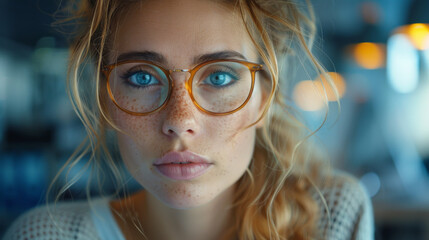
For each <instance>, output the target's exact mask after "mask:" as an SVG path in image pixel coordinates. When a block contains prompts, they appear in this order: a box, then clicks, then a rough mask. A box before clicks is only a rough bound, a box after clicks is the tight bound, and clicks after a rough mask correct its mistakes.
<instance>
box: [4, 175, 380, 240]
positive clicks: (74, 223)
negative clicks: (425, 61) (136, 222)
mask: <svg viewBox="0 0 429 240" xmlns="http://www.w3.org/2000/svg"><path fill="white" fill-rule="evenodd" d="M329 185H330V186H329V187H327V188H324V189H321V191H322V194H323V195H324V197H325V200H326V203H327V205H328V207H329V210H330V220H329V218H328V214H327V213H326V211H323V210H322V214H321V216H320V220H319V229H320V230H321V232H323V236H320V239H329V240H343V239H344V240H346V239H347V240H348V239H353V240H372V239H374V223H373V213H372V206H371V202H370V200H369V198H368V195H367V194H366V192H365V190H364V188H363V187H362V186H361V185H360V184H358V183H357V182H356V181H355V180H353V179H352V178H350V177H348V176H346V175H344V174H343V175H340V176H339V177H336V178H335V181H334V182H333V183H332V184H329ZM315 196H316V195H315ZM315 198H316V199H317V202H318V203H319V206H320V208H321V209H325V207H324V206H325V205H324V204H323V203H322V200H321V199H320V197H315ZM110 200H111V198H107V197H105V198H98V199H95V200H92V201H91V204H89V203H88V201H79V202H65V203H58V204H57V206H56V207H55V211H52V212H51V215H50V214H49V212H48V211H47V207H46V206H41V207H38V208H35V209H32V210H30V211H29V212H27V213H25V214H24V215H22V216H20V217H19V218H18V219H17V220H16V221H15V222H14V223H13V224H12V226H11V227H10V228H9V229H8V231H7V232H6V234H5V235H4V238H3V240H31V239H40V240H97V239H99V240H125V238H124V236H123V234H122V232H121V230H120V228H119V226H118V224H117V223H116V221H115V219H114V217H113V215H112V212H111V210H110V207H109V201H110Z"/></svg>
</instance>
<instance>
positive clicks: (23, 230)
mask: <svg viewBox="0 0 429 240" xmlns="http://www.w3.org/2000/svg"><path fill="white" fill-rule="evenodd" d="M3 239H4V240H18V239H29V240H30V239H73V240H74V239H82V240H86V239H88V240H89V239H98V237H97V233H96V230H95V227H94V225H93V222H92V219H91V211H90V205H89V204H88V202H87V201H79V202H67V203H57V204H56V205H49V206H47V205H45V206H39V207H36V208H34V209H31V210H30V211H28V212H26V213H25V214H23V215H21V216H20V217H19V218H18V219H17V220H16V221H15V222H14V223H13V224H12V225H11V227H10V228H9V229H8V230H7V232H6V234H5V235H4V238H3Z"/></svg>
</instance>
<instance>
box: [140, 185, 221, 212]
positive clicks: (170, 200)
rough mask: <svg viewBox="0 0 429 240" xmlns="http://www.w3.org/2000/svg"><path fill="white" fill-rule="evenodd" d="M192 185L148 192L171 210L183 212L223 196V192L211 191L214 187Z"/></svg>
mask: <svg viewBox="0 0 429 240" xmlns="http://www.w3.org/2000/svg"><path fill="white" fill-rule="evenodd" d="M192 185H193V184H192ZM192 185H191V186H190V185H189V183H181V184H178V185H175V186H168V187H167V186H165V187H164V188H162V190H161V191H150V190H149V189H148V191H149V192H150V194H152V195H153V196H154V197H155V198H157V199H158V200H159V201H160V202H162V203H163V204H164V205H166V206H168V207H169V208H173V209H183V210H185V209H192V208H197V207H200V206H203V205H206V204H208V203H210V202H211V201H212V200H213V199H215V198H216V197H218V196H220V195H222V192H221V191H209V189H211V188H212V187H209V186H195V185H194V186H192ZM212 189H213V188H212Z"/></svg>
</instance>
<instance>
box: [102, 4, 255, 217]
mask: <svg viewBox="0 0 429 240" xmlns="http://www.w3.org/2000/svg"><path fill="white" fill-rule="evenodd" d="M148 51H149V52H152V53H156V54H157V55H160V56H162V57H163V59H164V60H165V62H164V63H163V66H164V67H165V68H166V69H190V68H192V67H194V66H195V65H196V64H198V63H199V62H195V59H198V58H199V56H202V55H206V54H214V53H218V52H228V54H227V55H225V56H221V57H222V58H225V57H226V58H230V59H239V60H247V61H251V62H256V61H257V55H256V53H255V51H254V48H253V47H252V45H251V43H250V39H249V37H248V35H247V33H246V30H245V28H244V25H243V23H242V21H241V20H240V18H239V16H238V14H237V13H234V12H233V11H232V10H231V9H230V8H228V7H226V6H224V5H221V4H219V3H216V2H214V1H201V0H185V1H177V0H157V1H144V2H143V3H141V4H140V3H139V4H136V5H135V6H133V7H132V8H130V9H129V11H128V12H126V13H125V14H124V17H123V18H122V19H121V21H120V22H119V24H118V28H117V30H116V33H115V37H114V39H113V42H112V49H111V51H110V55H109V59H110V61H111V63H113V62H115V61H117V58H118V56H120V55H122V56H124V55H127V54H128V53H130V52H134V53H135V52H148ZM235 53H239V54H241V55H243V56H244V57H245V58H246V59H241V58H240V57H238V55H237V54H235ZM171 76H172V80H173V82H174V88H173V90H172V95H171V98H170V100H169V102H168V104H167V105H166V107H165V108H163V109H162V110H161V111H158V112H156V113H153V114H150V115H148V116H134V115H130V114H127V113H125V112H123V111H121V110H120V109H118V108H117V107H116V106H114V105H113V104H112V102H111V101H109V102H110V105H109V109H110V112H111V113H112V117H113V119H114V122H115V123H116V124H117V126H118V127H119V128H120V129H122V130H123V131H124V133H120V132H118V134H117V140H118V145H119V149H120V152H121V155H122V158H123V161H124V163H125V165H126V167H127V168H128V170H129V171H130V173H131V174H132V176H133V177H134V178H135V179H136V180H137V181H138V182H139V183H140V184H141V185H142V186H143V187H144V188H145V189H146V190H147V191H148V192H150V193H151V194H153V195H154V196H155V197H156V198H157V199H159V200H160V201H162V202H163V203H165V204H166V205H168V206H170V207H173V208H177V209H185V208H191V207H196V206H200V205H203V204H205V203H208V202H210V201H211V200H213V199H214V198H216V197H217V196H220V194H221V193H223V192H225V191H226V190H228V189H231V187H232V186H233V184H234V183H235V182H236V181H237V180H238V179H239V178H240V177H241V176H242V175H243V173H244V172H245V170H246V168H247V167H248V165H249V163H250V160H251V158H252V154H253V149H254V142H255V131H256V126H253V127H250V128H247V129H244V128H245V127H246V126H248V125H249V124H252V123H254V122H255V121H256V120H257V119H258V117H259V115H260V113H261V110H262V108H263V106H262V103H261V102H262V100H261V99H262V91H261V89H260V85H259V81H258V78H257V79H256V85H255V89H254V91H253V95H252V97H251V99H250V101H249V102H248V103H247V105H246V106H245V107H244V108H243V109H241V110H240V111H238V112H236V113H233V114H230V115H226V116H212V115H208V114H207V113H204V112H202V111H200V110H199V109H198V108H197V107H196V106H195V105H194V104H193V102H192V100H191V98H190V96H189V94H188V92H187V90H186V89H185V81H186V80H187V79H188V77H189V74H188V73H177V72H175V73H172V74H171ZM200 157H201V158H200ZM177 159H181V161H180V162H182V164H178V162H179V161H178V160H177ZM195 159H200V160H201V159H204V161H206V163H204V164H197V163H193V161H196V160H195ZM160 160H166V161H167V162H170V164H168V166H166V165H164V166H161V165H160ZM173 160H174V161H176V163H171V161H173ZM183 162H191V163H188V164H189V165H188V166H183V165H187V164H183Z"/></svg>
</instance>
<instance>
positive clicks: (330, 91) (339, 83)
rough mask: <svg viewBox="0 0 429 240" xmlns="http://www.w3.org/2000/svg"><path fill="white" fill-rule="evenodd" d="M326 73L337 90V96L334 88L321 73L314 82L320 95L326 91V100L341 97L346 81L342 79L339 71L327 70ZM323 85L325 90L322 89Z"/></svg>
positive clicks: (334, 99)
mask: <svg viewBox="0 0 429 240" xmlns="http://www.w3.org/2000/svg"><path fill="white" fill-rule="evenodd" d="M327 74H328V75H329V77H330V78H331V79H332V83H333V85H334V87H335V88H336V90H337V92H338V97H337V95H336V94H335V89H334V88H333V87H332V86H331V85H330V84H329V82H328V81H327V80H326V78H325V77H324V76H323V75H321V76H319V78H318V79H316V81H315V82H314V84H315V86H316V88H317V89H318V91H319V92H320V94H321V95H322V96H324V95H325V91H326V95H327V97H328V101H337V100H339V99H340V98H342V97H343V96H344V94H345V93H346V82H345V81H344V78H343V76H341V74H339V73H336V72H328V73H327ZM322 83H323V86H322ZM323 87H325V90H324V89H323Z"/></svg>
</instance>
